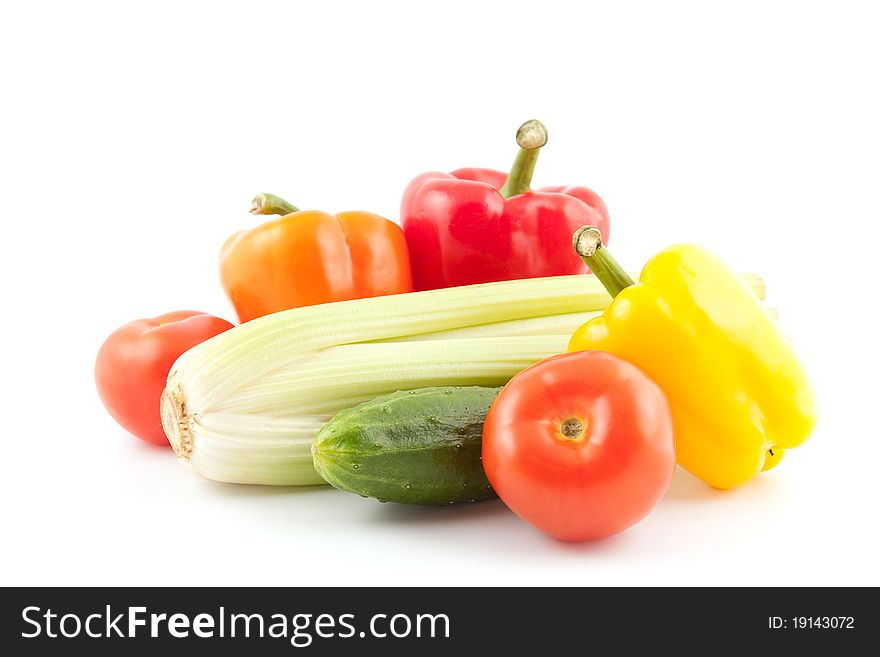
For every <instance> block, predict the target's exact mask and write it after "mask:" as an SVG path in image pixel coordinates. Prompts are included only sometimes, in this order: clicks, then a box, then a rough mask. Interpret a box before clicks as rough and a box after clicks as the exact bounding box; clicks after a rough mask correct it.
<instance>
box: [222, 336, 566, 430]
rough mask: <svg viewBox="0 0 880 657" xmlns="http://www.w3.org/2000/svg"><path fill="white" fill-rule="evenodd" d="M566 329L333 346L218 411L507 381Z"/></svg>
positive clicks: (561, 339)
mask: <svg viewBox="0 0 880 657" xmlns="http://www.w3.org/2000/svg"><path fill="white" fill-rule="evenodd" d="M568 339H569V338H568V335H567V334H566V335H539V336H512V337H500V338H461V339H446V340H432V341H424V342H420V341H419V342H393V343H371V344H352V345H340V346H338V347H329V348H327V349H322V350H321V351H319V352H317V353H316V354H315V355H314V357H313V358H312V359H310V360H309V361H307V362H305V363H303V364H301V365H299V366H297V367H295V368H290V369H288V368H284V369H280V370H277V371H275V372H271V373H269V374H267V375H266V376H264V377H262V378H261V379H260V380H259V381H257V382H254V383H252V384H251V385H248V386H245V387H243V388H241V389H239V390H238V391H237V392H236V394H235V395H234V396H233V397H232V398H231V399H229V400H228V401H226V402H224V403H223V404H220V405H218V406H217V407H216V408H215V409H214V410H215V411H217V412H223V413H252V414H255V415H261V414H264V413H273V412H278V411H279V410H283V409H289V411H290V412H297V411H306V410H307V411H308V412H310V413H335V412H336V411H339V410H342V409H343V408H346V407H347V406H348V405H350V404H349V403H348V399H349V398H351V397H362V396H369V395H373V396H376V395H379V394H382V393H383V392H386V391H387V392H394V391H395V390H408V389H413V388H421V387H427V386H431V385H501V384H503V383H505V382H506V381H507V380H508V379H510V378H511V377H512V376H513V375H514V374H516V373H517V372H519V371H520V370H522V369H524V368H525V367H528V366H529V365H531V364H532V363H535V362H537V361H538V360H541V359H542V358H545V357H547V356H549V355H552V354H556V353H560V352H563V351H565V349H566V347H567V345H568Z"/></svg>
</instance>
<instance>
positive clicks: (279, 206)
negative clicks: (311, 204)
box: [251, 194, 299, 215]
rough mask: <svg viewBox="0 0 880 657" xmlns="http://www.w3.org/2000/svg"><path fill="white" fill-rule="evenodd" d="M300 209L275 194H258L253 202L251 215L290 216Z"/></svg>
mask: <svg viewBox="0 0 880 657" xmlns="http://www.w3.org/2000/svg"><path fill="white" fill-rule="evenodd" d="M291 212H299V208H298V207H296V206H295V205H292V204H290V203H288V202H287V201H285V200H284V199H283V198H281V197H280V196H275V194H257V195H256V196H254V200H253V201H251V214H280V215H285V214H290V213H291Z"/></svg>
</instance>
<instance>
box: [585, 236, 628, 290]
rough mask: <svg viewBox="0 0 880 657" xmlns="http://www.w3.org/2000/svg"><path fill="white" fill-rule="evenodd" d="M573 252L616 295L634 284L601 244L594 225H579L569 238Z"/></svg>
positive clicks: (600, 237) (600, 238)
mask: <svg viewBox="0 0 880 657" xmlns="http://www.w3.org/2000/svg"><path fill="white" fill-rule="evenodd" d="M571 243H572V245H573V246H574V250H575V252H576V253H577V254H578V255H579V256H580V257H581V260H583V261H584V262H585V263H586V265H587V266H588V267H589V268H590V269H591V270H592V271H593V273H594V274H596V278H598V279H599V281H600V282H601V283H602V285H604V286H605V289H606V290H608V294H610V295H611V296H612V298H613V297H616V296H617V295H618V294H619V293H620V291H621V290H623V289H625V288H628V287H629V286H630V285H635V283H634V282H633V279H631V278H630V277H629V274H627V273H626V271H624V269H623V267H621V266H620V263H619V262H617V260H616V259H615V258H614V256H613V255H611V252H610V251H608V249H606V248H605V245H603V244H602V233H601V232H600V231H599V229H598V228H596V227H595V226H581V227H580V228H578V229H577V230H576V231H575V233H574V235H573V236H572V238H571Z"/></svg>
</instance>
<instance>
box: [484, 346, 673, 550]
mask: <svg viewBox="0 0 880 657" xmlns="http://www.w3.org/2000/svg"><path fill="white" fill-rule="evenodd" d="M483 467H484V468H485V470H486V475H487V476H488V477H489V481H490V482H491V484H492V487H493V488H494V489H495V491H496V492H497V493H498V496H499V497H500V498H501V499H502V500H504V503H505V504H507V506H508V507H510V508H511V509H512V510H513V511H514V513H516V514H517V515H518V516H520V517H521V518H523V519H524V520H527V521H528V522H530V523H531V524H533V525H535V526H536V527H538V528H539V529H541V530H543V531H545V532H547V533H548V534H550V535H551V536H555V537H556V538H559V539H562V540H566V541H586V540H592V539H597V538H603V537H605V536H611V535H612V534H616V533H617V532H621V531H623V530H624V529H626V528H627V527H630V526H632V525H634V524H635V523H637V522H638V521H639V520H641V519H642V518H644V517H645V516H646V515H647V514H648V513H649V512H650V511H651V509H653V508H654V506H655V505H656V504H657V502H659V501H660V498H661V497H663V494H664V493H665V492H666V489H667V488H668V487H669V484H670V482H671V481H672V474H673V472H674V470H675V449H674V445H673V440H672V419H671V417H670V414H669V405H668V404H667V402H666V397H665V396H664V395H663V392H662V391H661V390H660V388H659V387H658V386H657V384H656V383H654V382H653V381H652V380H651V379H649V378H648V376H647V375H646V374H645V373H644V372H642V371H641V370H640V369H638V368H637V367H636V366H635V365H633V364H632V363H629V362H627V361H625V360H622V359H620V358H618V357H616V356H612V355H611V354H608V353H605V352H601V351H578V352H573V353H567V354H562V355H560V356H554V357H552V358H548V359H546V360H543V361H541V362H540V363H537V364H536V365H533V366H532V367H529V368H528V369H526V370H523V371H522V372H520V373H519V374H517V375H516V376H515V377H514V378H513V379H512V380H511V381H510V383H508V384H507V386H505V388H504V389H503V390H502V391H501V394H500V395H499V396H498V398H497V399H496V400H495V403H494V404H493V405H492V408H491V409H490V411H489V414H488V416H487V417H486V423H485V425H484V427H483Z"/></svg>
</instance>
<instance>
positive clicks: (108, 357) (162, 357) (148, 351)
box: [95, 310, 232, 445]
mask: <svg viewBox="0 0 880 657" xmlns="http://www.w3.org/2000/svg"><path fill="white" fill-rule="evenodd" d="M231 328H232V324H230V323H229V322H227V321H226V320H225V319H220V318H219V317H214V316H212V315H206V314H205V313H200V312H196V311H194V310H178V311H176V312H173V313H167V314H165V315H159V316H158V317H153V318H152V319H138V320H135V321H133V322H130V323H128V324H126V325H125V326H122V327H120V328H119V329H117V330H116V331H114V332H113V333H112V334H111V335H110V337H109V338H107V340H105V341H104V344H103V345H102V346H101V350H100V351H99V352H98V360H97V362H96V363H95V382H96V383H97V385H98V394H99V395H100V396H101V401H102V402H104V406H106V407H107V410H108V411H110V415H112V416H113V419H115V420H116V421H117V422H119V424H121V425H122V426H123V427H124V428H125V429H127V430H128V431H130V432H131V433H133V434H134V435H135V436H137V437H138V438H141V439H142V440H146V441H147V442H151V443H156V444H157V445H168V439H167V438H166V437H165V432H164V431H163V430H162V420H161V417H160V414H159V397H161V395H162V391H163V390H164V389H165V379H166V378H168V372H169V371H170V370H171V366H172V365H173V364H174V361H175V360H177V357H178V356H180V354H182V353H183V352H184V351H186V350H187V349H189V348H190V347H194V346H195V345H197V344H199V343H200V342H204V341H205V340H207V339H208V338H212V337H214V336H215V335H217V334H218V333H222V332H223V331H226V330H227V329H231Z"/></svg>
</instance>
